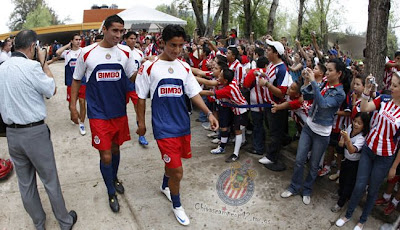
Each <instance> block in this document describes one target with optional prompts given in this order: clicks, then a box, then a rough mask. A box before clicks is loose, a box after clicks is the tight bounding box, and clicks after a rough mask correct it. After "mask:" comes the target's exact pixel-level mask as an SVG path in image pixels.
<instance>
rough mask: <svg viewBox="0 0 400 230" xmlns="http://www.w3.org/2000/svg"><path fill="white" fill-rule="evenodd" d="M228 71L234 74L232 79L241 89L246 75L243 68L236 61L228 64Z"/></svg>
mask: <svg viewBox="0 0 400 230" xmlns="http://www.w3.org/2000/svg"><path fill="white" fill-rule="evenodd" d="M229 69H230V70H232V71H233V72H234V79H235V80H236V82H237V84H238V85H239V87H240V88H241V87H242V85H243V81H244V78H245V75H246V73H245V72H244V69H243V66H242V64H241V63H240V61H239V60H238V59H236V60H235V61H233V62H232V63H230V64H229Z"/></svg>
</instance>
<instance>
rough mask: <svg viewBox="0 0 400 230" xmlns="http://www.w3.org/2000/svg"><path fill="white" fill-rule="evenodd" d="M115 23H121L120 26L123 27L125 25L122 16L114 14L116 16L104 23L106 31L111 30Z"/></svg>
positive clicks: (108, 18)
mask: <svg viewBox="0 0 400 230" xmlns="http://www.w3.org/2000/svg"><path fill="white" fill-rule="evenodd" d="M114 22H116V23H120V24H122V25H124V24H125V23H124V20H123V19H122V18H121V17H120V16H118V15H116V14H114V15H111V16H108V17H107V18H106V20H105V21H104V27H106V29H108V28H110V26H111V25H112V24H113V23H114Z"/></svg>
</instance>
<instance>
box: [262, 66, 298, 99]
mask: <svg viewBox="0 0 400 230" xmlns="http://www.w3.org/2000/svg"><path fill="white" fill-rule="evenodd" d="M266 75H267V77H266V79H267V80H268V81H269V83H271V84H272V85H274V86H275V87H278V88H279V89H280V90H281V91H282V93H283V94H286V91H287V89H288V88H289V86H290V85H291V84H292V82H293V80H292V76H290V74H289V73H288V71H287V67H286V65H285V64H284V63H283V62H281V63H278V64H277V65H274V64H272V63H269V65H268V66H267V72H266ZM264 101H265V102H266V103H270V104H272V102H276V103H279V102H282V101H284V100H278V99H277V98H276V97H274V95H273V94H272V92H271V91H270V90H268V88H267V87H264Z"/></svg>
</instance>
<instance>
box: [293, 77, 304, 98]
mask: <svg viewBox="0 0 400 230" xmlns="http://www.w3.org/2000/svg"><path fill="white" fill-rule="evenodd" d="M293 83H296V85H297V90H296V93H298V94H300V95H301V86H302V85H303V84H302V83H301V81H300V80H296V81H294V82H293Z"/></svg>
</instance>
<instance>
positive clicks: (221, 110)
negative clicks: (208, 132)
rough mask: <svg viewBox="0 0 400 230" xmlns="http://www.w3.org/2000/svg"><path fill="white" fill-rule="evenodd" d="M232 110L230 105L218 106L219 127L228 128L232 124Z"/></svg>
mask: <svg viewBox="0 0 400 230" xmlns="http://www.w3.org/2000/svg"><path fill="white" fill-rule="evenodd" d="M233 116H234V114H233V111H232V108H230V107H223V106H218V120H219V127H221V128H229V127H231V125H232V124H233Z"/></svg>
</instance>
